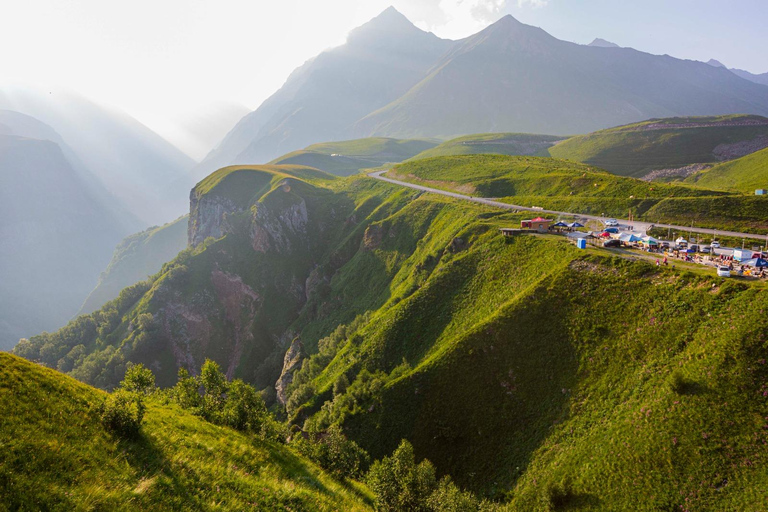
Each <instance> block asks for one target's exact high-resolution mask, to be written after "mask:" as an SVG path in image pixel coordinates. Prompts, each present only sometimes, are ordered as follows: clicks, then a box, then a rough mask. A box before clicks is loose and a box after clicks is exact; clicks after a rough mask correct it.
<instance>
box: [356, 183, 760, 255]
mask: <svg viewBox="0 0 768 512" xmlns="http://www.w3.org/2000/svg"><path fill="white" fill-rule="evenodd" d="M386 172H387V171H386V170H384V171H375V172H372V173H369V174H368V176H370V177H371V178H375V179H377V180H381V181H386V182H387V183H392V184H395V185H400V186H402V187H408V188H412V189H414V190H421V191H422V192H430V193H432V194H440V195H443V196H448V197H453V198H456V199H463V200H465V201H472V202H473V203H480V204H484V205H486V206H491V207H494V208H502V209H505V210H514V211H518V210H523V211H531V212H536V213H539V214H544V213H546V214H552V215H567V216H569V217H578V218H579V219H587V220H596V221H599V222H603V221H605V220H606V217H600V216H597V215H585V214H583V213H573V212H561V211H557V210H545V209H542V208H531V207H528V206H520V205H516V204H510V203H502V202H501V201H494V200H493V199H486V198H484V197H473V196H467V195H464V194H459V193H456V192H448V191H446V190H440V189H437V188H431V187H425V186H423V185H416V184H415V183H408V182H405V181H399V180H393V179H392V178H387V177H384V176H383V174H384V173H386ZM616 220H618V221H619V228H620V229H622V230H626V229H627V228H628V227H629V226H631V227H632V228H633V229H632V230H633V231H634V232H636V233H641V234H644V233H646V232H647V231H648V230H649V229H650V227H651V226H653V227H657V228H662V229H671V230H673V231H676V232H679V234H683V236H686V233H700V234H706V235H712V236H713V237H714V236H730V237H738V238H749V239H753V240H760V241H761V242H763V243H762V244H760V245H763V244H764V243H766V242H768V234H766V235H756V234H754V233H740V232H738V231H721V230H719V229H708V228H699V227H696V226H693V227H691V226H675V225H674V224H652V223H650V222H639V221H631V222H630V221H629V220H627V219H616ZM723 249H725V248H723Z"/></svg>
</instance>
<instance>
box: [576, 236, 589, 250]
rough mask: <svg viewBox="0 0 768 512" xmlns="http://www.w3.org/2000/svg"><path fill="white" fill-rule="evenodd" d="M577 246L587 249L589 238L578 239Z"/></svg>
mask: <svg viewBox="0 0 768 512" xmlns="http://www.w3.org/2000/svg"><path fill="white" fill-rule="evenodd" d="M576 247H578V248H579V249H586V248H587V240H586V239H585V238H579V239H578V240H576Z"/></svg>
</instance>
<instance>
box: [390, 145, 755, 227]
mask: <svg viewBox="0 0 768 512" xmlns="http://www.w3.org/2000/svg"><path fill="white" fill-rule="evenodd" d="M390 174H391V175H392V176H393V177H396V178H398V179H402V180H405V181H414V182H424V183H427V184H429V185H431V186H435V187H437V188H443V189H449V190H458V191H460V192H464V193H469V194H473V195H478V196H483V197H500V198H502V200H503V201H507V202H510V203H512V204H520V205H522V206H541V207H544V208H547V209H552V210H559V211H570V212H576V213H588V214H605V215H609V216H619V217H622V218H625V217H626V215H627V213H628V211H629V209H630V208H631V209H632V213H633V215H634V216H635V217H636V218H638V219H640V220H647V221H650V222H655V223H662V222H663V223H675V224H683V225H685V224H690V223H691V222H694V223H695V224H696V225H697V226H702V227H712V228H716V229H730V230H745V231H752V232H756V233H761V234H762V233H763V232H764V231H765V230H766V229H768V202H766V201H763V200H762V199H763V198H759V197H758V198H756V197H754V196H744V195H741V194H731V195H728V194H726V193H724V192H722V191H713V190H706V189H703V188H698V187H692V186H689V185H687V184H684V185H680V184H677V185H674V184H673V185H668V184H663V183H647V182H643V181H639V180H636V179H633V178H626V177H619V176H615V175H612V174H609V173H607V172H604V171H601V170H599V169H595V168H593V167H590V166H588V165H586V164H578V163H574V162H569V161H565V160H558V159H550V158H540V157H512V156H500V155H463V156H454V157H439V158H431V159H425V160H414V161H410V162H405V163H402V164H400V165H397V166H395V167H394V168H393V169H392V171H390Z"/></svg>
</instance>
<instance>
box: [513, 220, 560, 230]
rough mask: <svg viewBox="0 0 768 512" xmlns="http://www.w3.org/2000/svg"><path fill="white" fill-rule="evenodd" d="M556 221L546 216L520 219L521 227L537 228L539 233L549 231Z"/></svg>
mask: <svg viewBox="0 0 768 512" xmlns="http://www.w3.org/2000/svg"><path fill="white" fill-rule="evenodd" d="M553 222H554V221H553V220H552V219H545V218H544V217H536V218H535V219H531V220H523V221H520V227H521V228H527V229H535V230H536V231H538V232H539V233H546V232H547V231H549V228H550V226H551V225H552V223H553Z"/></svg>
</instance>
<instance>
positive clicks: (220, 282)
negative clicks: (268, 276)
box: [211, 269, 261, 379]
mask: <svg viewBox="0 0 768 512" xmlns="http://www.w3.org/2000/svg"><path fill="white" fill-rule="evenodd" d="M211 282H212V283H213V287H214V289H215V290H216V295H217V296H218V299H219V302H220V303H221V304H222V305H223V306H224V314H225V317H226V319H227V321H228V322H230V323H231V324H232V326H233V328H234V329H233V331H234V338H235V339H234V342H235V343H234V347H233V350H232V351H231V352H230V354H229V361H228V365H227V378H228V379H232V377H233V376H234V373H235V369H236V368H237V366H238V364H239V363H240V357H241V356H242V354H243V347H244V345H245V344H247V343H250V342H252V341H253V332H252V327H253V322H254V321H255V317H256V311H257V310H258V308H259V307H260V306H261V297H259V295H258V294H257V293H256V292H255V291H253V289H252V288H251V287H250V286H248V285H247V284H245V283H243V279H242V278H241V277H240V276H236V275H232V274H227V273H226V272H222V271H221V270H218V269H216V270H214V271H213V272H211Z"/></svg>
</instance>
